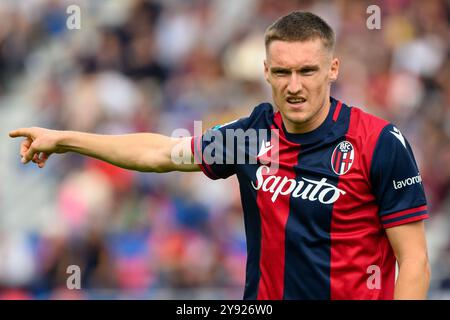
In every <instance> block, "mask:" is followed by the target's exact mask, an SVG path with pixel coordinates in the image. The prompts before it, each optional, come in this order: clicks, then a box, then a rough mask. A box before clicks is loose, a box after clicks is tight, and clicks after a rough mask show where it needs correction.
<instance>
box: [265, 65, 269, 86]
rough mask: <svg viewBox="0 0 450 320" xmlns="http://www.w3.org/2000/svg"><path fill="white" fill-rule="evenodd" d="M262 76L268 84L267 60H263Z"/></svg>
mask: <svg viewBox="0 0 450 320" xmlns="http://www.w3.org/2000/svg"><path fill="white" fill-rule="evenodd" d="M264 78H265V79H266V81H267V82H268V83H269V84H270V81H269V66H268V64H267V60H264Z"/></svg>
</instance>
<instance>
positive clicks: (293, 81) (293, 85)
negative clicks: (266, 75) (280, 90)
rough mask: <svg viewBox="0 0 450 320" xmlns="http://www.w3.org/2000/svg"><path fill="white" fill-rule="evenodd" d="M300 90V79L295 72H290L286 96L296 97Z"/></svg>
mask: <svg viewBox="0 0 450 320" xmlns="http://www.w3.org/2000/svg"><path fill="white" fill-rule="evenodd" d="M301 90H302V83H301V81H300V77H299V76H298V75H297V74H296V73H295V72H292V74H291V76H290V78H289V83H288V86H287V91H288V94H289V95H297V94H299V93H300V91H301Z"/></svg>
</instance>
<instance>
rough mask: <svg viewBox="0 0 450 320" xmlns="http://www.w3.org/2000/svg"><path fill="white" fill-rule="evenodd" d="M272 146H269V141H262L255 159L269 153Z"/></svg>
mask: <svg viewBox="0 0 450 320" xmlns="http://www.w3.org/2000/svg"><path fill="white" fill-rule="evenodd" d="M272 148H273V146H271V145H270V141H267V142H265V141H264V140H263V141H262V144H261V149H260V150H259V152H258V156H257V158H259V157H261V156H263V155H265V154H266V153H267V152H269V150H270V149H272Z"/></svg>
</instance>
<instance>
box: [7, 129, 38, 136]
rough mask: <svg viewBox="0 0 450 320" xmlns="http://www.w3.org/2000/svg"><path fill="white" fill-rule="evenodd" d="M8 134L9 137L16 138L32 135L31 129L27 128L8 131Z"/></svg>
mask: <svg viewBox="0 0 450 320" xmlns="http://www.w3.org/2000/svg"><path fill="white" fill-rule="evenodd" d="M9 136H10V137H11V138H17V137H28V138H31V137H32V131H31V130H30V129H27V128H20V129H16V130H13V131H10V132H9Z"/></svg>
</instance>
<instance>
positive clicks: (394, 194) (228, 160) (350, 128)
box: [191, 97, 428, 299]
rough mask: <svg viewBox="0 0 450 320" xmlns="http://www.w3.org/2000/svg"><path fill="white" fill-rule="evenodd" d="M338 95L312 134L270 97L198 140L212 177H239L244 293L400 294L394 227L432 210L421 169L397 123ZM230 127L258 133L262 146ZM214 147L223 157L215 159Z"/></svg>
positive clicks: (196, 147)
mask: <svg viewBox="0 0 450 320" xmlns="http://www.w3.org/2000/svg"><path fill="white" fill-rule="evenodd" d="M330 100H331V106H330V111H329V114H328V116H327V118H326V120H325V121H324V122H323V123H322V124H321V125H320V126H319V127H318V128H317V129H315V130H313V131H311V132H308V133H305V134H292V133H289V132H287V130H286V129H285V127H284V125H283V121H282V118H281V115H280V113H279V112H274V110H273V107H272V105H271V104H269V103H263V104H260V105H259V106H257V107H256V108H255V109H254V110H253V112H252V114H251V115H250V116H249V117H247V118H243V119H239V120H237V121H235V122H232V123H230V124H226V125H224V126H221V127H215V128H212V129H210V130H207V131H206V132H205V133H204V134H203V135H202V136H197V137H193V138H192V144H191V147H192V152H193V154H194V157H195V159H196V161H197V163H199V166H200V167H201V169H202V171H203V172H204V173H205V174H206V175H207V176H208V177H210V178H212V179H218V178H227V177H229V176H231V175H234V174H235V175H236V176H237V178H238V181H239V186H240V193H241V200H242V207H243V211H244V223H245V232H246V239H247V265H246V283H245V291H244V299H392V298H393V294H394V283H395V263H396V259H395V256H394V253H393V250H392V248H391V245H390V243H389V241H388V238H387V236H386V231H385V229H386V228H390V227H395V226H398V225H401V224H405V223H409V222H413V221H419V220H422V219H426V218H427V217H428V214H427V206H426V198H425V194H424V189H423V186H422V183H421V178H420V174H419V170H418V166H417V164H416V161H415V159H414V156H413V152H412V150H411V147H410V145H409V143H408V141H407V140H406V139H405V138H404V137H403V136H402V134H401V133H400V131H399V130H398V129H397V128H396V127H395V126H394V125H392V124H390V123H389V122H387V121H385V120H383V119H380V118H377V117H375V116H373V115H370V114H368V113H365V112H363V111H362V110H361V109H359V108H356V107H349V106H347V105H345V104H344V103H342V102H340V101H338V100H336V99H334V98H332V97H330ZM230 130H232V131H238V130H240V131H241V132H247V131H248V130H253V131H254V132H255V135H256V141H257V146H256V147H254V146H252V143H251V141H250V140H251V139H250V138H251V137H252V135H251V134H249V135H247V138H246V139H245V140H244V142H243V141H242V140H241V141H240V142H239V141H238V140H237V138H236V136H232V135H229V134H228V135H227V132H228V133H229V131H230ZM263 132H264V133H265V134H264V136H265V137H262V136H263V134H262V133H263ZM267 132H268V133H267ZM219 133H220V134H221V137H220V138H218V136H219V135H218V134H219ZM266 133H267V134H266ZM212 136H214V138H211V137H212ZM230 140H234V141H230ZM213 142H214V143H213ZM205 152H207V153H208V154H210V155H211V154H212V155H215V156H217V155H220V156H221V157H219V161H214V162H212V161H206V160H205ZM239 154H244V156H245V159H246V161H244V163H242V161H241V162H239V161H237V160H239V159H238V157H237V155H239ZM251 159H253V160H254V161H253V162H251V161H250V160H251ZM241 160H242V159H241ZM377 271H378V273H377ZM374 275H376V276H377V277H378V278H377V279H376V280H375V281H374V277H373V276H374Z"/></svg>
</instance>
